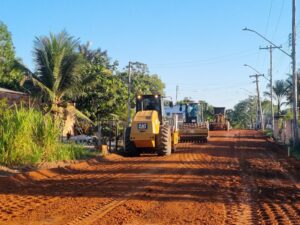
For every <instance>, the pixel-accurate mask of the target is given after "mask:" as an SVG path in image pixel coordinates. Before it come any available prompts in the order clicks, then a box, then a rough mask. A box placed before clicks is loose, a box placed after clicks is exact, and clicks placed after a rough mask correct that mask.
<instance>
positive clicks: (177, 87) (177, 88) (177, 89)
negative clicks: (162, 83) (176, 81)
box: [175, 85, 179, 104]
mask: <svg viewBox="0 0 300 225" xmlns="http://www.w3.org/2000/svg"><path fill="white" fill-rule="evenodd" d="M178 92H179V86H178V85H176V102H175V104H177V101H178Z"/></svg>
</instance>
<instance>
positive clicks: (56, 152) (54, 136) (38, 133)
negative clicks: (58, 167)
mask: <svg viewBox="0 0 300 225" xmlns="http://www.w3.org/2000/svg"><path fill="white" fill-rule="evenodd" d="M60 132H61V122H60V121H59V120H58V119H56V120H54V119H53V117H52V116H51V115H43V114H42V113H41V112H39V111H37V110H35V109H32V108H29V109H27V108H24V107H22V106H20V107H17V106H13V107H11V108H8V106H7V105H6V104H5V103H4V102H3V101H1V102H0V164H5V165H34V164H36V163H39V162H46V161H56V160H68V159H76V158H80V157H82V155H84V149H83V148H82V147H81V146H76V145H68V144H62V143H60V141H59V137H60Z"/></svg>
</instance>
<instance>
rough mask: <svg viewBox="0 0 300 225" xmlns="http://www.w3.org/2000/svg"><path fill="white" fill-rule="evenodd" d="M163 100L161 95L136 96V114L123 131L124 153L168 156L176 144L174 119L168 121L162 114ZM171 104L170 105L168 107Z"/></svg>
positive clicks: (176, 132) (175, 123)
mask: <svg viewBox="0 0 300 225" xmlns="http://www.w3.org/2000/svg"><path fill="white" fill-rule="evenodd" d="M164 103H165V99H164V98H163V97H162V96H161V95H138V96H137V98H136V114H135V116H134V118H133V120H132V123H131V126H130V127H127V129H126V131H125V153H126V154H127V155H128V156H139V155H140V154H141V153H157V154H158V155H159V156H164V155H170V154H171V152H172V151H174V150H175V149H176V145H177V144H178V126H177V121H176V117H175V118H174V119H172V120H168V119H167V118H166V116H165V114H164ZM171 106H172V103H171V104H170V107H171Z"/></svg>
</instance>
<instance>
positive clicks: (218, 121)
mask: <svg viewBox="0 0 300 225" xmlns="http://www.w3.org/2000/svg"><path fill="white" fill-rule="evenodd" d="M229 127H230V125H229V122H228V121H227V119H226V113H225V107H214V117H213V121H211V122H210V123H209V130H227V131H228V130H229Z"/></svg>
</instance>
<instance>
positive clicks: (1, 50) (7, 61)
mask: <svg viewBox="0 0 300 225" xmlns="http://www.w3.org/2000/svg"><path fill="white" fill-rule="evenodd" d="M23 76H24V73H23V71H22V67H21V62H20V59H17V58H16V56H15V49H14V46H13V42H12V38H11V33H10V32H9V31H8V29H7V26H6V25H5V24H4V23H3V22H1V21H0V86H1V87H6V88H10V89H14V90H20V89H21V87H20V81H21V80H22V79H23Z"/></svg>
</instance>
